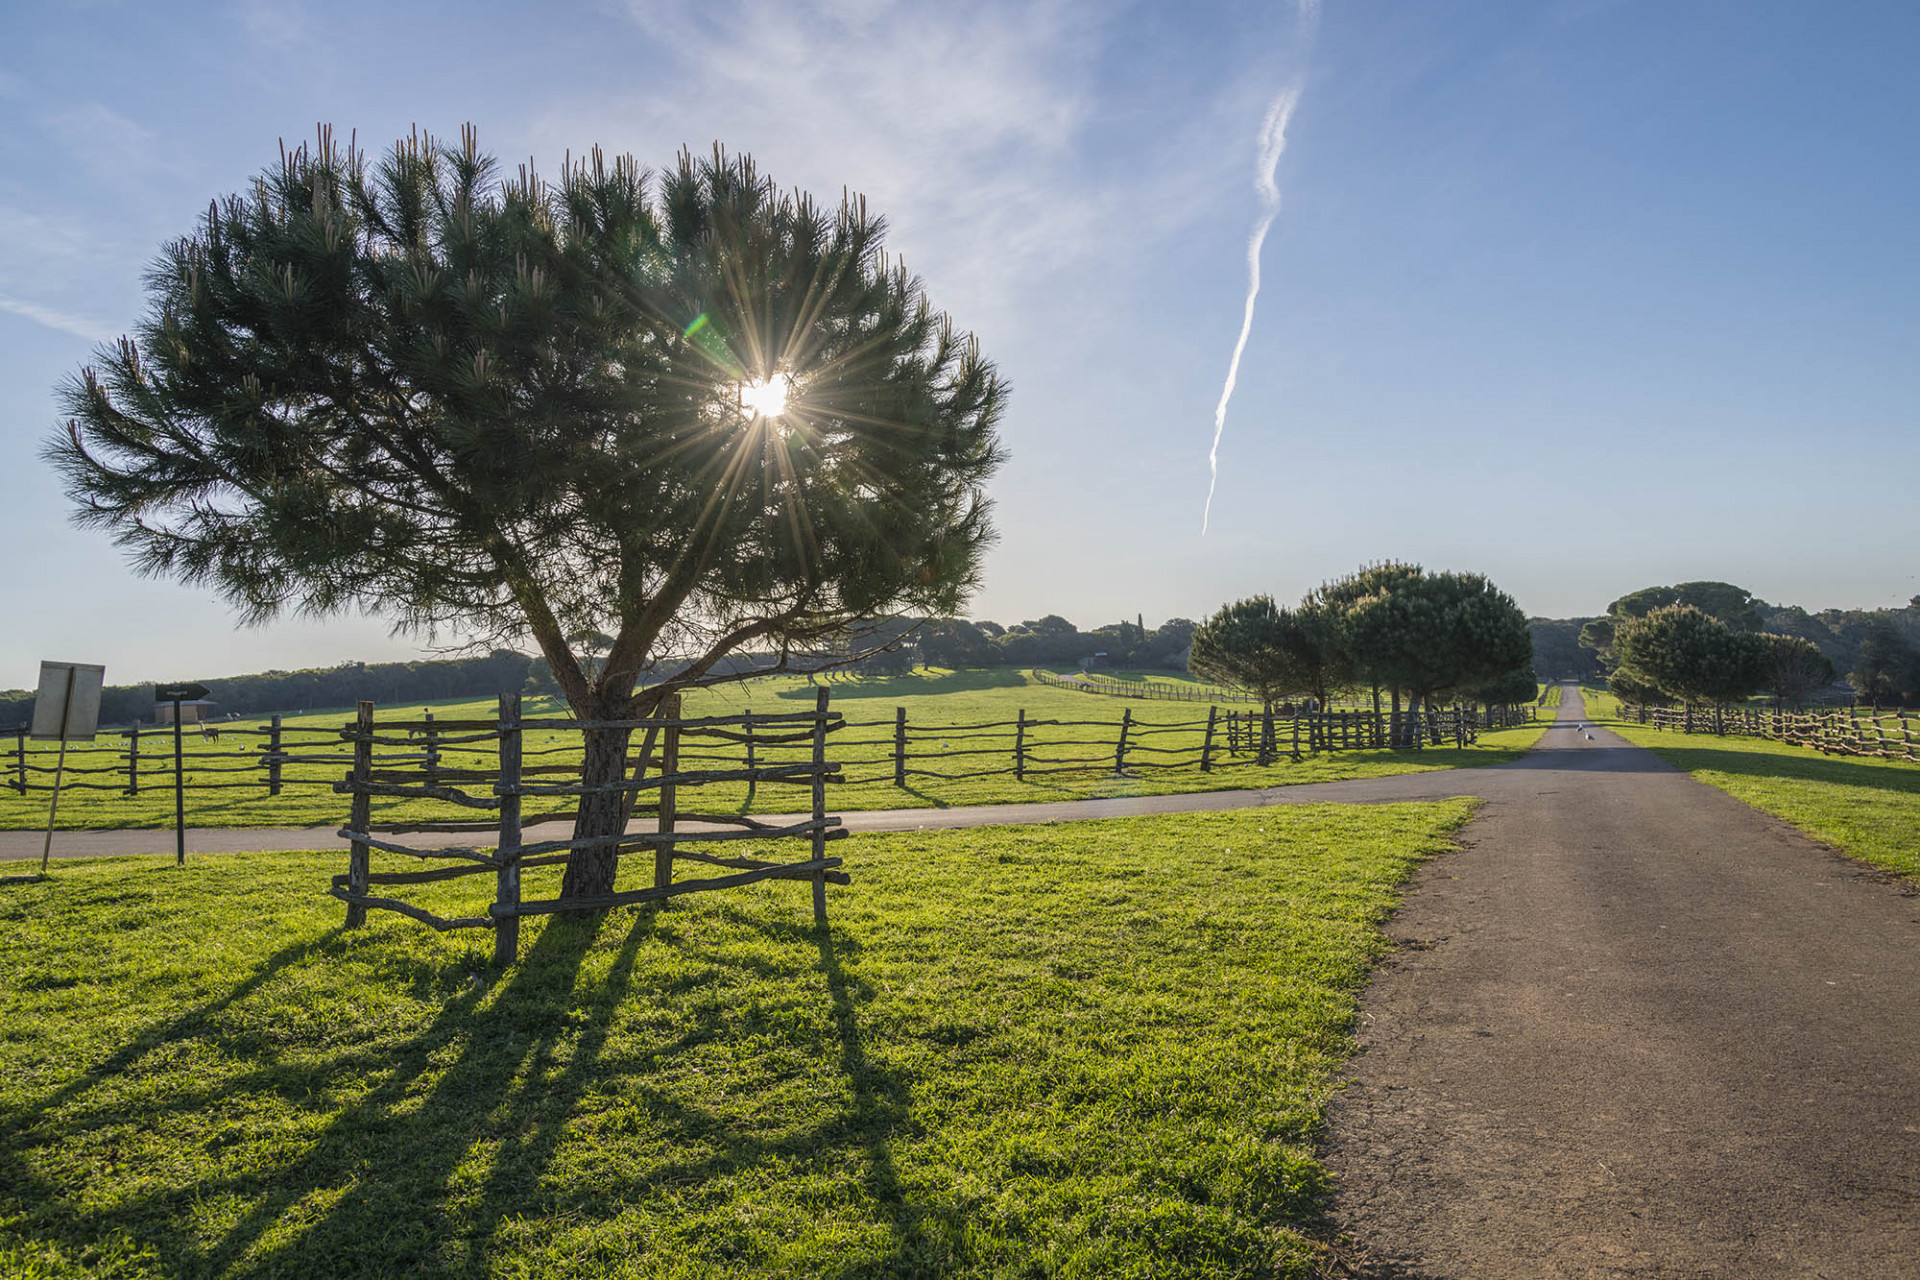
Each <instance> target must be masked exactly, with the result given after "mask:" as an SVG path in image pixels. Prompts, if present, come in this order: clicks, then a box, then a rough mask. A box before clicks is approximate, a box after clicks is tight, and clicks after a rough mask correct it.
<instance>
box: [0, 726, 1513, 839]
mask: <svg viewBox="0 0 1920 1280" xmlns="http://www.w3.org/2000/svg"><path fill="white" fill-rule="evenodd" d="M1089 705H1090V706H1091V705H1094V704H1092V703H1089ZM1198 711H1199V709H1198V708H1195V712H1196V715H1195V716H1194V717H1191V718H1182V719H1178V720H1159V719H1149V718H1146V717H1145V716H1143V715H1141V714H1139V713H1138V712H1136V711H1134V710H1133V709H1132V708H1125V709H1124V710H1123V712H1122V714H1121V715H1120V716H1118V717H1116V718H1112V719H1105V718H1088V719H1068V718H1058V717H1035V716H1032V715H1029V713H1028V712H1026V711H1025V710H1020V711H1018V712H1016V714H1015V716H1014V718H1013V719H1010V720H993V721H978V722H964V723H956V722H953V721H946V720H913V719H910V717H909V713H908V710H907V708H905V707H895V708H893V709H892V712H893V714H892V715H891V716H889V717H886V718H884V719H874V720H843V719H842V718H840V717H839V716H837V715H836V716H835V718H834V723H835V725H836V734H837V735H838V736H836V738H835V744H836V752H837V754H839V755H840V757H841V760H842V763H841V766H840V771H839V774H838V776H841V777H843V778H844V779H845V780H846V781H848V782H850V783H863V784H888V783H890V784H892V785H894V786H898V787H906V786H907V785H909V780H910V779H914V778H930V779H938V780H942V781H959V780H966V779H984V778H993V777H1012V778H1013V779H1014V780H1016V781H1021V782H1025V781H1028V780H1030V779H1036V778H1042V777H1048V776H1058V775H1067V774H1082V775H1088V774H1093V775H1098V774H1111V773H1121V774H1127V773H1134V772H1137V771H1141V770H1149V771H1154V770H1173V769H1198V770H1200V771H1202V772H1211V771H1213V770H1214V769H1216V768H1223V767H1228V766H1232V765H1241V764H1270V763H1272V762H1274V761H1275V760H1277V759H1280V758H1282V757H1285V758H1288V759H1295V760H1297V759H1301V758H1303V757H1304V756H1306V755H1308V754H1314V753H1327V752H1342V751H1373V750H1382V749H1391V748H1394V747H1401V748H1408V749H1416V750H1417V749H1422V748H1425V747H1429V746H1441V745H1445V744H1449V743H1451V744H1454V745H1457V746H1464V745H1467V744H1469V743H1471V742H1473V741H1475V740H1476V739H1477V737H1478V735H1479V734H1480V733H1481V732H1482V731H1484V730H1486V729H1489V728H1505V727H1509V726H1512V725H1516V724H1524V723H1527V722H1528V721H1531V720H1533V719H1535V718H1536V715H1537V713H1536V710H1535V708H1534V707H1532V706H1530V705H1529V706H1517V707H1491V708H1481V709H1474V708H1469V707H1459V706H1455V707H1440V708H1435V709H1433V710H1431V711H1428V712H1423V713H1420V714H1418V715H1416V714H1415V713H1412V712H1397V713H1380V714H1375V713H1374V712H1372V711H1367V710H1334V711H1325V712H1308V711H1305V710H1302V709H1299V708H1289V707H1277V708H1275V709H1274V710H1273V711H1272V712H1271V713H1269V712H1268V711H1267V710H1265V709H1264V708H1261V709H1255V708H1250V707H1246V706H1244V705H1242V706H1238V707H1236V706H1234V705H1231V704H1229V705H1226V706H1221V705H1218V704H1215V705H1211V706H1208V707H1207V708H1206V713H1205V716H1204V717H1200V716H1199V715H1198V714H1197V713H1198ZM791 714H795V713H785V714H782V713H772V714H769V713H765V712H753V711H743V712H741V713H740V714H738V715H736V716H727V717H720V718H718V719H714V720H713V723H716V724H718V723H720V721H722V720H724V721H726V722H727V723H728V724H731V725H732V726H733V728H732V729H731V730H730V732H731V733H733V734H734V735H735V736H733V737H730V738H714V739H711V740H704V739H703V741H702V742H701V743H699V744H689V748H688V749H692V748H693V746H694V745H698V746H699V748H700V750H701V751H702V753H703V758H704V760H705V762H706V763H708V764H710V765H713V766H714V767H717V768H731V769H737V770H740V772H739V774H738V780H740V781H742V782H744V784H745V796H744V801H745V803H744V805H743V806H742V807H746V808H750V807H753V806H754V802H755V800H756V799H757V791H758V787H759V785H760V780H761V778H762V774H761V773H760V772H759V770H760V769H761V768H762V767H765V766H769V765H788V764H793V763H797V757H796V754H795V749H794V748H793V747H792V746H791V745H790V744H782V743H780V742H778V741H775V740H774V738H771V737H769V736H768V734H774V733H775V729H776V728H777V726H779V725H781V724H783V723H785V722H786V720H787V716H788V715H791ZM710 719H711V718H710ZM488 723H492V722H488ZM525 723H527V724H532V725H537V726H538V727H539V731H540V732H541V733H542V734H543V735H545V737H543V740H542V745H541V746H540V747H539V748H538V749H539V750H541V751H543V752H546V753H548V754H549V756H551V757H552V759H550V761H549V764H550V765H551V766H552V767H556V768H557V767H558V766H559V764H560V763H561V762H562V761H563V760H564V761H571V762H577V761H578V759H579V753H580V739H579V738H578V737H569V736H568V734H571V733H575V732H577V728H578V724H579V722H577V721H574V720H571V719H565V718H555V719H546V720H537V721H527V722H525ZM471 724H472V722H471V721H449V720H445V719H436V718H435V717H434V716H433V715H432V714H431V713H428V714H425V715H423V716H421V717H420V718H418V719H407V720H393V721H389V720H385V719H382V720H381V721H380V722H379V724H378V737H379V739H380V741H379V746H380V751H379V752H378V759H377V763H378V764H379V766H380V768H381V769H402V770H408V771H410V775H409V776H410V778H411V782H410V784H409V785H419V786H428V787H431V786H438V785H441V784H446V783H452V782H455V781H458V780H459V779H460V778H462V777H465V776H466V775H468V774H470V773H472V772H473V771H474V770H476V769H480V770H484V769H489V768H492V767H493V755H494V753H495V749H494V747H493V745H492V743H493V741H494V739H493V738H492V737H489V736H488V735H487V734H483V733H480V731H479V730H475V729H473V728H471ZM563 727H565V728H567V733H562V734H560V737H559V740H555V741H548V740H547V739H548V738H551V737H552V734H548V733H547V731H548V730H554V731H556V732H557V731H559V730H560V729H562V728H563ZM217 731H218V733H219V735H220V737H219V740H218V741H217V742H215V741H207V740H202V739H200V737H199V735H197V734H195V733H194V732H192V731H191V730H189V732H188V734H187V736H188V737H189V738H190V739H193V740H194V745H193V747H192V749H191V751H190V753H189V754H188V755H187V756H186V758H185V769H186V775H187V776H186V789H187V790H188V792H190V793H193V794H198V793H199V792H201V791H204V790H218V791H221V792H222V794H226V790H225V789H243V788H251V789H254V790H255V792H256V794H259V793H264V795H265V796H269V797H271V796H279V795H283V794H285V793H286V792H288V791H300V790H307V791H310V790H311V789H325V790H331V789H333V788H335V785H336V783H337V782H338V780H339V779H340V777H341V776H342V773H343V772H344V771H345V770H346V769H347V768H348V767H350V766H352V765H353V764H354V763H355V755H354V739H353V738H352V737H351V736H347V737H343V736H342V734H341V732H340V730H339V729H338V728H324V729H323V728H317V727H305V726H302V727H294V726H284V725H281V724H280V723H279V722H278V720H277V718H276V720H275V721H273V722H271V723H269V724H267V725H264V726H260V727H245V728H243V727H229V726H222V727H218V729H217ZM763 731H764V732H763ZM476 734H479V736H478V737H476V736H475V735H476ZM775 736H777V734H776V735H775ZM156 738H158V739H159V741H156ZM163 744H164V745H163ZM12 746H13V750H12V751H11V752H10V753H9V758H8V760H7V761H6V766H7V767H6V769H5V780H6V784H7V786H8V787H10V788H11V789H12V790H13V791H14V792H16V793H17V794H20V795H25V794H26V793H28V792H30V791H35V792H44V791H47V790H50V789H51V787H52V776H51V775H52V773H53V762H52V759H51V753H50V752H44V753H43V752H41V751H40V750H39V749H38V748H36V749H35V750H32V751H30V750H29V749H28V743H27V739H26V733H25V730H24V729H23V730H21V731H20V732H19V733H18V734H17V735H15V741H14V743H13V744H12ZM36 757H39V759H36ZM67 761H68V762H67V773H68V775H69V777H70V778H74V779H76V780H74V781H69V782H68V783H67V784H66V786H67V788H71V789H77V790H88V789H91V790H94V791H107V792H119V793H121V794H122V795H128V796H139V795H143V794H147V793H149V792H155V791H168V792H170V791H171V789H172V787H173V783H174V765H173V752H172V730H171V728H162V729H138V730H131V731H120V732H119V733H118V734H117V735H113V736H112V737H109V736H107V735H103V741H102V742H99V743H96V744H92V745H87V744H74V745H73V746H72V747H71V748H70V749H69V752H68V757H67ZM570 767H572V768H575V769H577V767H578V765H577V763H573V764H571V765H570ZM379 794H383V795H391V796H401V795H413V794H414V792H412V791H404V792H392V793H385V792H382V793H379ZM420 794H422V795H423V796H424V797H425V798H429V799H431V798H435V797H434V796H433V795H432V794H430V793H426V792H422V793H420ZM735 799H736V800H738V797H735ZM255 812H256V813H259V814H260V817H262V818H264V817H266V816H267V813H270V812H271V810H268V811H267V813H261V812H260V811H259V810H256V811H255ZM256 820H257V819H256ZM304 820H306V821H310V820H311V819H310V818H308V819H304Z"/></svg>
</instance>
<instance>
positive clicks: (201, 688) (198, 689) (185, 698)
mask: <svg viewBox="0 0 1920 1280" xmlns="http://www.w3.org/2000/svg"><path fill="white" fill-rule="evenodd" d="M206 696H207V686H205V685H203V684H159V685H155V686H154V687H153V700H154V701H155V702H192V701H193V700H194V699H196V698H204V697H206Z"/></svg>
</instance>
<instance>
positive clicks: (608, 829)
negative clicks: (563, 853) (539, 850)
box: [560, 729, 632, 898]
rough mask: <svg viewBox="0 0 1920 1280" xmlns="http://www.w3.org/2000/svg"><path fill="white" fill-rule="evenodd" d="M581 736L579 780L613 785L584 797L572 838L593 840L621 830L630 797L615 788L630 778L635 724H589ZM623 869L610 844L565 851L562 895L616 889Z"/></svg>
mask: <svg viewBox="0 0 1920 1280" xmlns="http://www.w3.org/2000/svg"><path fill="white" fill-rule="evenodd" d="M583 736H584V737H585V738H586V745H585V751H584V755H583V757H582V759H581V762H580V781H581V783H582V785H584V786H587V787H607V788H609V789H608V790H605V791H597V792H589V793H588V794H586V795H583V796H581V797H580V814H579V816H578V817H577V818H575V819H574V823H573V838H574V839H575V840H591V839H594V838H595V837H599V836H619V835H623V834H625V832H626V815H627V804H626V797H625V794H624V793H623V792H621V791H620V790H618V789H614V788H615V787H616V784H618V783H620V782H621V781H623V780H624V779H625V778H626V773H627V742H628V739H629V738H630V737H631V736H632V730H630V729H588V730H586V731H585V732H584V735H583ZM619 869H620V854H619V850H618V849H616V848H614V847H613V846H612V845H602V846H600V847H598V848H586V849H575V850H573V851H572V852H571V853H569V854H568V855H567V874H566V877H565V879H563V880H562V881H561V883H560V896H561V897H562V898H588V897H594V896H596V895H599V894H606V893H612V892H613V878H614V874H615V873H616V872H617V871H618V870H619Z"/></svg>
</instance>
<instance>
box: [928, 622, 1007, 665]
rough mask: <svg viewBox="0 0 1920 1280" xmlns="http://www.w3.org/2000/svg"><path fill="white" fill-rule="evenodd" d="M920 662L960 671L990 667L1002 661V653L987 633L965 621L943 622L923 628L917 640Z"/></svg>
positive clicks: (929, 624)
mask: <svg viewBox="0 0 1920 1280" xmlns="http://www.w3.org/2000/svg"><path fill="white" fill-rule="evenodd" d="M914 646H915V648H917V649H918V650H919V653H920V661H922V662H924V663H926V664H927V665H928V666H930V667H946V668H947V669H948V670H950V671H961V670H965V669H968V668H972V667H990V666H993V665H994V664H995V663H996V662H998V661H999V659H1000V650H999V649H998V648H996V647H995V646H994V643H993V639H992V637H990V636H989V635H987V633H986V632H985V631H982V630H981V629H980V628H979V627H977V626H975V625H974V624H973V623H971V622H968V621H967V620H966V619H964V618H941V619H938V620H936V621H933V622H929V623H927V624H926V625H925V626H923V627H921V628H920V629H919V630H918V631H917V632H916V633H915V636H914Z"/></svg>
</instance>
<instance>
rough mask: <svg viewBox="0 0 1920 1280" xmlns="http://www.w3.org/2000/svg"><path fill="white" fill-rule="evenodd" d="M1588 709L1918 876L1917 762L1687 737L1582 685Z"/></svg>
mask: <svg viewBox="0 0 1920 1280" xmlns="http://www.w3.org/2000/svg"><path fill="white" fill-rule="evenodd" d="M1583 694H1584V696H1585V698H1586V700H1587V709H1588V712H1589V714H1591V715H1593V716H1594V718H1595V720H1596V722H1597V723H1604V724H1605V725H1606V726H1607V727H1608V728H1609V729H1612V730H1613V731H1614V732H1615V733H1618V734H1619V735H1620V736H1621V737H1623V738H1625V739H1626V740H1627V741H1628V742H1632V743H1635V744H1637V745H1639V746H1643V747H1646V748H1648V749H1649V750H1651V751H1652V752H1653V753H1654V754H1655V755H1657V756H1659V757H1660V758H1661V759H1663V760H1665V761H1666V762H1667V763H1669V764H1671V765H1673V766H1675V767H1676V768H1680V769H1684V770H1686V771H1687V772H1688V773H1689V774H1691V775H1693V776H1694V777H1695V778H1698V779H1699V780H1700V781H1701V782H1705V783H1708V784H1709V785H1711V786H1715V787H1718V788H1720V789H1721V790H1722V791H1725V792H1726V793H1727V794H1728V795H1731V796H1733V797H1735V798H1736V799H1739V800H1744V801H1745V802H1746V803H1748V804H1750V805H1752V806H1753V807H1754V808H1756V809H1759V810H1762V811H1763V812H1766V813H1770V814H1772V815H1774V816H1775V817H1776V818H1780V819H1782V820H1784V821H1786V822H1788V823H1790V824H1792V825H1793V826H1795V827H1797V828H1799V829H1800V830H1801V831H1804V832H1806V833H1807V834H1808V835H1810V836H1812V837H1813V838H1814V839H1816V840H1823V841H1825V842H1826V843H1828V844H1830V845H1832V846H1833V847H1834V848H1836V849H1839V850H1840V851H1841V852H1843V853H1847V854H1850V855H1851V856H1853V857H1856V858H1859V859H1861V860H1862V861H1865V862H1870V863H1872V864H1873V865H1874V866H1876V867H1880V868H1882V869H1883V870H1887V871H1893V872H1897V873H1899V874H1901V875H1904V876H1915V877H1920V765H1912V764H1907V763H1905V762H1902V761H1894V760H1869V759H1859V758H1854V757H1848V756H1826V755H1821V754H1820V753H1819V752H1817V751H1814V750H1812V749H1810V748H1807V747H1793V746H1788V745H1787V744H1786V743H1784V742H1770V741H1768V740H1766V739H1765V738H1743V737H1737V736H1734V735H1728V736H1727V737H1724V738H1717V737H1715V736H1713V735H1712V734H1710V733H1694V734H1684V733H1677V732H1674V731H1673V730H1665V731H1662V730H1659V729H1654V728H1651V727H1649V726H1643V725H1638V724H1632V723H1629V722H1626V721H1623V720H1621V719H1620V718H1619V704H1618V703H1617V702H1616V701H1615V700H1614V699H1613V698H1612V697H1611V696H1609V695H1607V694H1605V693H1597V692H1596V691H1594V690H1583Z"/></svg>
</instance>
